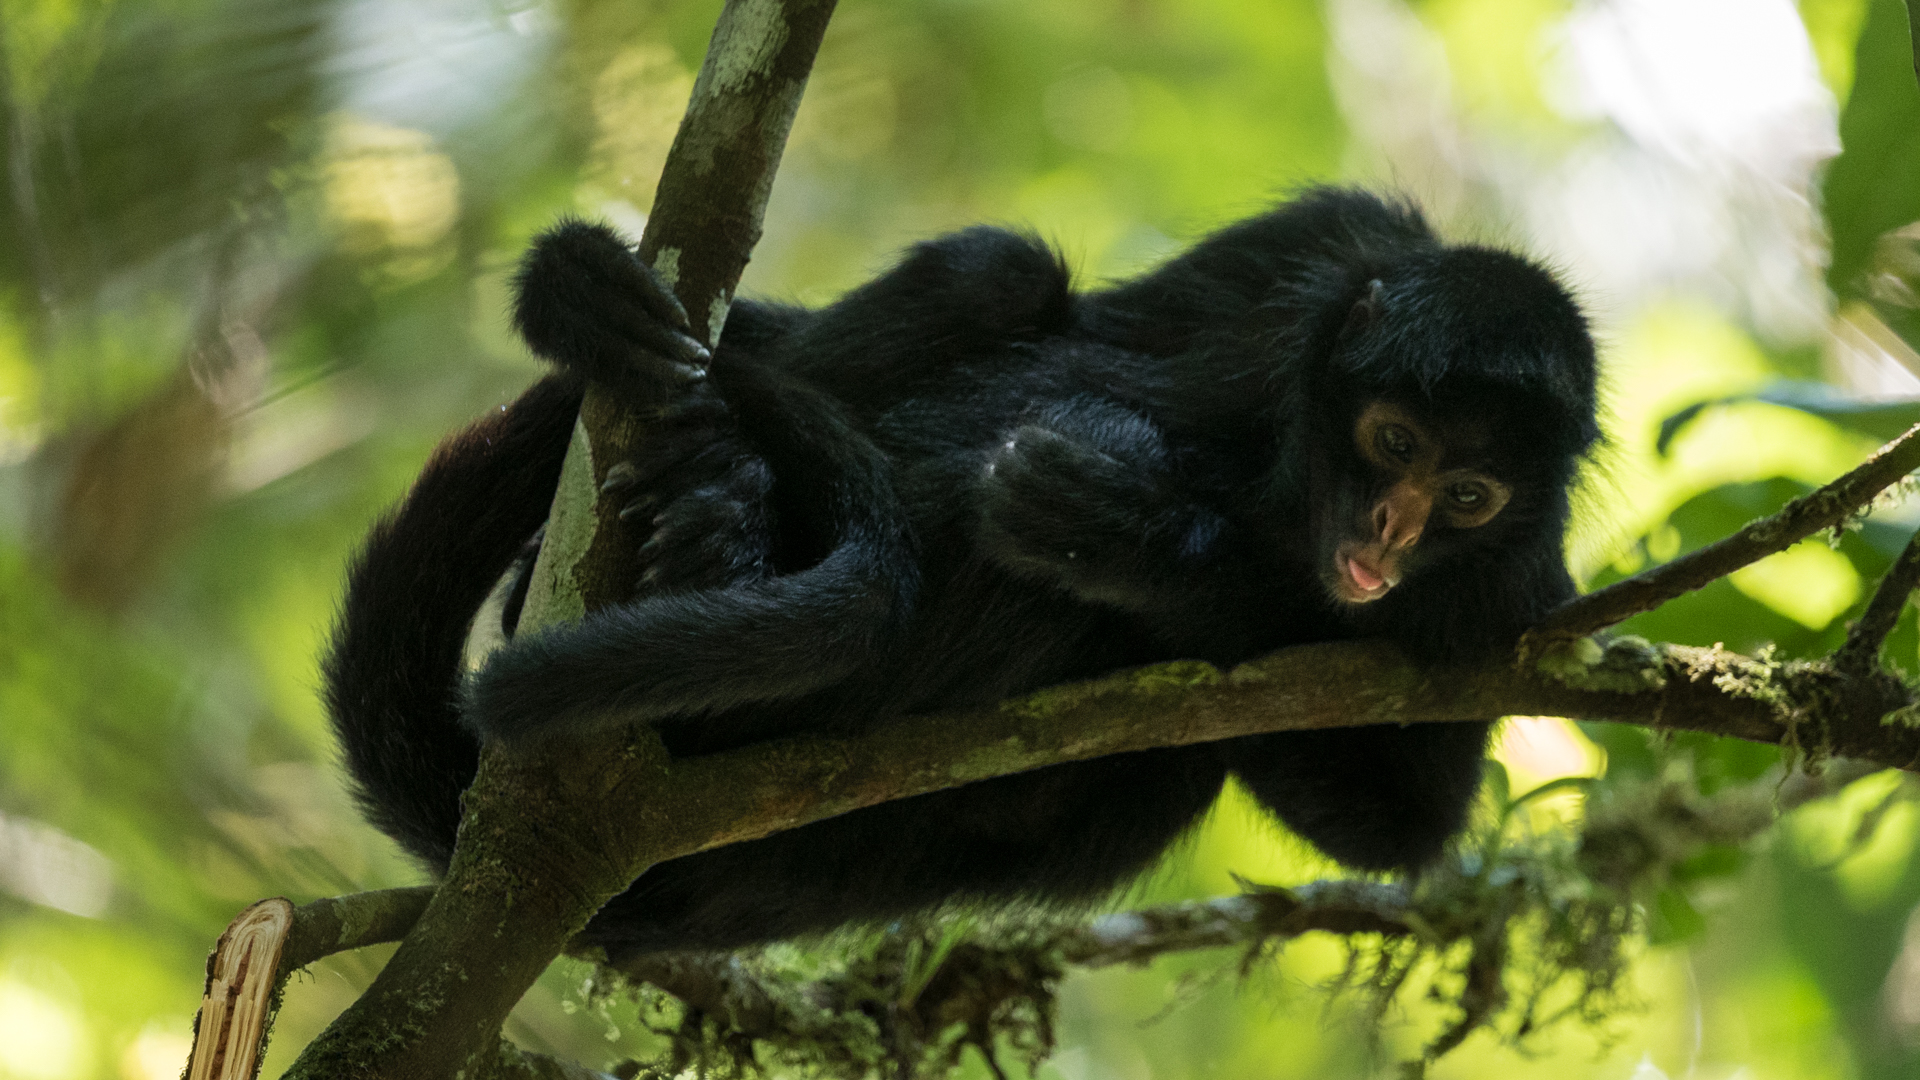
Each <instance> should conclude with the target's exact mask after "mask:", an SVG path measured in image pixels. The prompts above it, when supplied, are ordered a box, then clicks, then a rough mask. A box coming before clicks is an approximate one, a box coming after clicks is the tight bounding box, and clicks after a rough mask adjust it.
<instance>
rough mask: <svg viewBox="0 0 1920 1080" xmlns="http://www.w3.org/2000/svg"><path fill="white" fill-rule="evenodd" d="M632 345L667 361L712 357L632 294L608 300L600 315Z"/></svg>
mask: <svg viewBox="0 0 1920 1080" xmlns="http://www.w3.org/2000/svg"><path fill="white" fill-rule="evenodd" d="M600 317H601V318H602V319H604V320H606V322H607V323H608V325H609V327H610V328H611V329H612V330H613V331H614V333H616V334H618V335H620V336H621V337H623V338H625V339H626V340H627V341H628V342H629V344H630V345H631V347H633V348H636V349H638V350H639V351H641V352H644V353H648V354H651V355H653V356H657V357H662V358H664V359H666V360H668V361H674V362H679V363H686V364H704V363H706V362H707V361H708V360H710V359H712V356H711V354H710V353H708V351H707V347H706V346H705V345H703V344H701V343H700V342H699V341H698V340H697V339H695V338H693V337H692V336H690V335H688V334H686V333H685V332H683V331H681V330H679V329H676V328H675V327H673V326H670V325H668V324H667V323H664V322H662V321H661V320H660V317H659V315H658V314H656V313H655V312H653V311H652V310H650V309H648V308H647V307H646V306H645V305H644V304H642V303H640V302H638V301H636V300H635V299H634V298H633V297H630V296H624V297H621V298H619V299H618V300H616V301H614V302H612V303H609V304H608V305H607V306H606V308H605V310H604V311H603V312H602V313H601V316H600Z"/></svg>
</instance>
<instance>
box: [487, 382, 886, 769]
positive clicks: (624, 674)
mask: <svg viewBox="0 0 1920 1080" xmlns="http://www.w3.org/2000/svg"><path fill="white" fill-rule="evenodd" d="M712 377H713V378H714V379H715V381H716V384H717V386H718V388H719V389H720V391H721V394H722V396H723V397H724V398H725V399H726V400H727V403H728V405H729V406H730V407H731V408H732V409H733V411H734V414H735V416H736V417H737V418H738V420H739V421H740V427H741V430H742V431H744V432H748V433H749V434H750V436H751V438H752V441H753V443H754V446H755V448H756V449H757V450H759V451H760V452H761V453H762V454H763V455H764V456H765V457H766V459H767V461H768V463H769V464H770V465H771V466H772V468H773V472H774V475H775V477H776V482H777V483H778V484H779V485H780V486H781V488H782V489H783V503H782V505H783V506H790V507H793V508H794V512H796V513H797V514H799V515H800V516H801V517H802V518H803V521H802V524H803V525H805V526H806V527H807V529H808V531H809V532H810V533H811V534H812V535H814V536H817V537H824V538H826V539H827V543H826V544H824V545H823V546H825V547H826V548H827V554H826V556H825V557H824V558H822V559H821V561H820V562H818V563H816V564H815V565H813V566H811V567H809V568H807V569H805V570H801V571H798V572H795V573H791V574H785V575H781V576H777V577H768V578H762V579H757V580H753V581H749V582H744V583H741V584H736V585H732V586H727V587H724V588H717V589H707V590H700V591H692V592H683V593H669V594H665V595H660V596H652V597H646V598H643V599H639V600H635V601H633V602H631V603H627V604H621V605H617V606H612V607H608V608H603V609H601V610H600V611H596V612H594V613H592V614H590V615H588V616H587V617H586V618H584V619H581V620H580V621H578V622H575V623H571V624H568V625H564V626H555V627H550V628H547V629H544V630H542V631H541V632H539V633H538V634H532V635H528V636H525V637H522V638H519V639H516V640H515V641H514V642H513V643H512V644H510V645H508V646H507V647H505V648H503V649H500V650H498V651H496V652H495V653H494V654H493V655H492V657H490V658H489V660H488V662H487V665H486V667H485V668H483V669H482V670H481V671H480V672H479V673H478V674H476V675H475V676H474V677H473V678H472V679H470V680H468V683H467V689H466V696H465V708H464V709H463V712H462V716H463V720H464V722H465V724H466V725H467V727H468V729H469V730H470V731H473V732H475V733H477V734H479V735H483V736H488V737H495V738H502V739H507V740H516V739H520V738H523V737H526V736H529V735H534V734H538V733H543V732H547V731H552V730H555V729H556V728H558V727H569V726H570V727H585V726H592V725H594V724H596V723H607V722H618V723H630V722H634V721H644V720H657V719H662V718H666V717H676V716H681V717H684V716H695V715H700V714H703V713H710V712H716V711H719V710H724V709H728V708H733V707H735V706H739V705H744V704H748V703H752V702H764V701H781V700H791V699H793V698H797V697H801V696H803V695H806V694H809V693H812V692H814V691H817V690H821V689H824V688H827V687H829V686H832V685H834V684H835V683H838V682H841V681H843V680H845V679H846V678H848V677H849V676H850V675H853V674H855V673H856V672H858V671H861V670H863V669H870V668H871V667H872V666H873V665H876V664H878V663H880V662H882V660H883V658H884V657H885V656H887V655H888V653H889V651H890V649H891V648H892V647H893V646H894V644H895V643H896V642H898V640H899V639H900V637H901V632H902V630H903V628H904V624H905V622H906V620H907V618H908V616H909V613H910V612H911V610H912V606H913V602H914V598H915V595H916V593H917V589H918V566H919V563H918V560H917V559H916V558H915V554H914V543H913V538H912V535H911V532H910V530H909V528H908V526H907V517H906V513H905V510H904V508H903V507H902V506H901V504H900V501H899V499H898V497H897V495H896V494H895V492H894V489H893V482H892V469H891V462H890V461H889V459H888V458H887V456H886V454H885V453H884V452H882V451H881V450H880V449H879V448H878V447H877V446H875V444H874V443H873V441H872V440H871V439H869V438H868V437H867V436H866V435H865V434H864V433H862V432H861V431H859V430H858V428H857V427H856V425H855V422H854V418H853V417H852V416H851V415H850V414H849V412H848V410H847V408H846V406H845V405H844V404H843V403H842V402H840V401H839V400H838V399H837V398H835V397H833V396H832V395H830V394H827V393H825V392H824V391H821V390H819V389H817V388H815V387H813V386H811V385H810V384H808V383H806V382H805V381H804V380H801V379H797V378H794V377H792V376H789V375H787V374H785V373H784V372H781V371H779V370H778V369H775V368H772V367H768V366H763V365H759V364H754V363H750V362H748V363H738V364H727V363H724V362H720V361H717V362H716V365H715V367H714V368H713V371H712Z"/></svg>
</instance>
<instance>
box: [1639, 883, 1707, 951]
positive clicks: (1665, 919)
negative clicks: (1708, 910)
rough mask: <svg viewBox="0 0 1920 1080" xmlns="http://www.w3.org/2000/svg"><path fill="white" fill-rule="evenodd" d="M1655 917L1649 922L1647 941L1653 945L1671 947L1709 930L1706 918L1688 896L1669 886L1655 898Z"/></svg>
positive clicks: (1653, 913)
mask: <svg viewBox="0 0 1920 1080" xmlns="http://www.w3.org/2000/svg"><path fill="white" fill-rule="evenodd" d="M1652 915H1653V917H1652V918H1651V919H1649V920H1647V941H1648V943H1649V944H1653V945H1671V944H1673V943H1675V942H1679V941H1685V940H1687V939H1688V938H1692V937H1698V936H1699V935H1700V934H1701V933H1702V932H1704V931H1705V930H1706V928H1707V920H1706V917H1705V916H1703V915H1701V914H1700V912H1699V911H1697V910H1695V908H1694V906H1693V902H1692V901H1691V900H1688V899H1687V894H1686V893H1684V892H1681V891H1680V889H1679V888H1678V887H1677V886H1673V885H1668V886H1667V887H1665V888H1663V889H1661V890H1660V894H1659V895H1658V896H1656V897H1655V898H1654V902H1653V912H1652Z"/></svg>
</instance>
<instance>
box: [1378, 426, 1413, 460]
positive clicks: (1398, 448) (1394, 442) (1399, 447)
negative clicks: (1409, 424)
mask: <svg viewBox="0 0 1920 1080" xmlns="http://www.w3.org/2000/svg"><path fill="white" fill-rule="evenodd" d="M1374 439H1375V441H1376V442H1378V443H1379V445H1380V452H1381V453H1383V454H1386V455H1387V456H1388V457H1390V458H1393V459H1395V460H1397V461H1411V460H1413V432H1411V431H1408V430H1407V429H1406V428H1403V427H1401V426H1400V425H1399V424H1382V425H1380V434H1378V435H1376V436H1374Z"/></svg>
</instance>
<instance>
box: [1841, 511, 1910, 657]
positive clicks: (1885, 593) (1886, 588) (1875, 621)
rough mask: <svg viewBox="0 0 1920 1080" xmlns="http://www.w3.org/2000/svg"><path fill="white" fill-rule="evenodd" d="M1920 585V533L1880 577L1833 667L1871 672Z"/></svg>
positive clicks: (1848, 632) (1849, 631)
mask: <svg viewBox="0 0 1920 1080" xmlns="http://www.w3.org/2000/svg"><path fill="white" fill-rule="evenodd" d="M1915 588H1920V533H1915V534H1914V536H1913V539H1911V540H1909V541H1907V546H1906V548H1905V550H1903V551H1901V552H1900V557H1899V558H1897V559H1895V560H1894V561H1893V565H1892V566H1890V567H1888V568H1887V572H1886V574H1885V575H1884V576H1882V577H1881V578H1880V585H1879V587H1878V588H1876V589H1874V591H1873V599H1871V600H1869V601H1867V610H1866V611H1865V612H1864V613H1863V614H1862V615H1861V616H1860V621H1858V622H1856V623H1854V624H1853V626H1852V627H1850V628H1849V629H1848V630H1847V641H1846V644H1844V645H1842V646H1840V647H1839V648H1838V649H1836V650H1834V654H1833V666H1834V668H1835V670H1838V671H1843V672H1848V673H1860V672H1866V671H1871V670H1872V669H1873V668H1874V666H1875V665H1877V664H1878V663H1879V662H1880V646H1881V645H1883V644H1885V643H1886V640H1887V635H1888V634H1890V633H1892V632H1893V628H1894V625H1895V624H1896V623H1898V622H1899V621H1900V613H1901V612H1902V611H1904V610H1906V606H1907V597H1909V596H1911V595H1912V594H1913V590H1914V589H1915Z"/></svg>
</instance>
